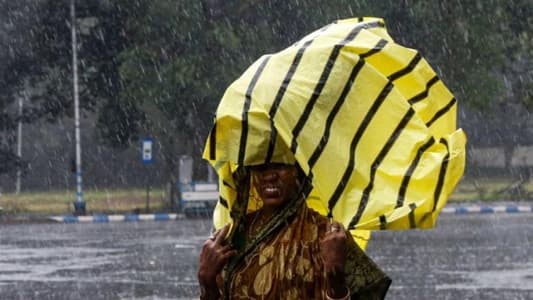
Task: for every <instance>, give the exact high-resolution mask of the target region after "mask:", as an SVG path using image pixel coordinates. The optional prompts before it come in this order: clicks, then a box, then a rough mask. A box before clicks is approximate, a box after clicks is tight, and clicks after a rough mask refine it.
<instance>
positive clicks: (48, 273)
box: [0, 214, 533, 299]
mask: <svg viewBox="0 0 533 300" xmlns="http://www.w3.org/2000/svg"><path fill="white" fill-rule="evenodd" d="M209 230H210V223H209V221H207V220H178V221H168V222H136V223H109V224H31V225H0V299H194V298H195V295H196V294H197V290H198V288H197V285H196V280H195V274H196V261H197V255H198V251H199V249H200V246H201V244H202V242H203V240H204V238H205V237H206V236H207V235H208V232H209ZM532 246H533V214H520V215H519V214H515V215H513V214H498V215H463V216H456V215H443V216H441V219H440V223H439V226H438V228H437V229H435V230H432V231H405V232H379V233H377V234H375V235H374V239H373V241H372V242H371V244H370V247H369V249H368V253H369V254H370V255H371V256H372V257H373V258H374V259H375V260H376V261H377V262H378V264H379V265H381V266H382V267H383V268H384V269H385V270H386V271H387V273H388V274H389V275H390V276H391V277H392V279H393V284H392V286H391V290H390V292H389V294H388V297H387V299H533V250H532V249H533V247H532Z"/></svg>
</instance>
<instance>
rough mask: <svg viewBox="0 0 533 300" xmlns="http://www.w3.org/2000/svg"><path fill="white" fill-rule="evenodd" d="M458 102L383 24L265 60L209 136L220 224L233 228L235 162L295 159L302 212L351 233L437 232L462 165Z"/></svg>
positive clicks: (331, 28) (250, 72)
mask: <svg viewBox="0 0 533 300" xmlns="http://www.w3.org/2000/svg"><path fill="white" fill-rule="evenodd" d="M456 107H457V101H456V100H455V98H454V96H453V95H452V94H451V93H450V91H449V90H448V89H447V88H446V86H445V85H444V84H443V82H442V81H441V80H440V79H439V77H438V76H437V75H436V74H435V72H434V71H433V70H432V68H431V67H430V66H429V64H428V63H427V62H426V60H424V59H423V58H422V57H421V56H420V54H419V53H418V52H417V51H415V50H413V49H409V48H406V47H403V46H400V45H398V44H396V43H395V42H394V41H393V40H392V38H391V37H390V36H389V35H388V33H387V31H386V29H385V27H384V22H383V20H381V19H377V18H358V19H346V20H340V21H337V22H335V23H333V24H330V25H327V26H325V27H323V28H321V29H319V30H317V31H315V32H313V33H311V34H309V35H307V36H305V37H304V38H303V39H301V40H300V41H298V42H297V43H295V44H294V45H292V46H290V47H288V48H287V49H285V50H283V51H280V52H278V53H275V54H270V55H264V56H263V57H261V58H260V59H259V60H257V61H256V62H255V63H254V64H253V65H252V66H250V67H249V68H248V69H247V70H246V71H245V72H244V74H242V76H241V77H240V78H238V79H237V80H236V81H235V82H233V83H232V84H231V85H230V86H229V87H228V89H227V90H226V92H225V94H224V96H223V98H222V100H221V102H220V104H219V106H218V109H217V112H216V118H215V124H214V127H213V129H212V131H211V133H210V135H209V137H208V139H207V145H206V147H205V150H204V158H205V159H207V160H208V161H209V162H210V163H211V164H212V165H213V167H214V168H215V170H216V171H217V173H218V175H219V179H220V201H219V203H218V204H217V207H216V209H215V213H214V223H215V226H216V227H220V226H222V225H223V224H225V223H227V222H231V217H230V211H231V207H232V206H233V204H234V203H235V201H236V190H235V189H236V188H235V184H234V182H233V178H232V173H233V172H234V171H235V170H237V168H238V167H239V166H250V165H258V164H264V163H266V162H283V163H294V162H295V161H296V162H297V163H298V164H299V165H300V167H301V168H302V169H303V171H304V172H305V173H306V174H307V175H308V176H309V177H310V178H311V179H312V184H313V188H314V189H313V191H312V192H311V195H310V196H309V198H308V205H309V206H311V207H312V208H314V209H315V210H317V211H319V212H320V213H322V214H324V215H328V216H330V217H333V218H334V219H335V220H338V221H340V222H341V223H343V224H344V225H345V226H346V227H347V228H349V229H350V230H356V229H365V230H375V229H409V228H430V227H433V226H434V225H435V221H436V218H437V216H438V214H439V212H440V210H441V209H442V208H443V206H444V205H445V203H446V201H447V199H448V197H449V195H450V194H451V193H452V191H453V189H454V187H455V186H456V184H457V182H458V181H459V179H460V178H461V176H462V174H463V170H464V163H465V143H466V138H465V135H464V133H463V131H462V130H460V129H459V130H457V128H456V116H455V115H456ZM250 201H251V202H253V199H250ZM249 207H250V209H253V207H254V206H253V204H250V205H249Z"/></svg>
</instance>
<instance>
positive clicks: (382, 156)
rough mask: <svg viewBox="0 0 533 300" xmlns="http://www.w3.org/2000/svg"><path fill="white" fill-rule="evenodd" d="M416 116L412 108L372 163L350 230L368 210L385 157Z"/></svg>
mask: <svg viewBox="0 0 533 300" xmlns="http://www.w3.org/2000/svg"><path fill="white" fill-rule="evenodd" d="M414 114H415V111H414V110H413V109H412V108H409V110H408V111H407V113H405V115H404V116H403V118H402V120H401V121H400V123H398V126H396V128H395V129H394V131H393V132H392V134H391V136H390V137H389V139H388V140H387V142H386V143H385V145H384V146H383V148H381V151H380V152H379V154H378V156H377V157H376V159H375V160H374V162H373V163H372V166H371V168H370V181H369V182H368V185H367V186H366V188H365V189H364V190H363V195H362V197H361V201H360V202H359V207H358V208H357V213H356V214H355V216H354V217H353V219H352V221H351V222H350V224H349V225H348V228H349V229H354V228H355V225H356V224H357V223H359V220H360V219H361V216H362V215H363V212H364V210H365V208H366V205H367V204H368V199H369V198H370V193H371V192H372V189H373V188H374V179H375V177H376V171H377V170H378V168H379V165H381V162H383V160H384V159H385V156H387V154H388V153H389V151H390V149H392V145H394V142H396V140H397V139H398V137H400V134H401V133H402V131H403V129H404V128H405V127H406V126H407V124H408V123H409V121H410V120H411V119H412V118H413V116H414Z"/></svg>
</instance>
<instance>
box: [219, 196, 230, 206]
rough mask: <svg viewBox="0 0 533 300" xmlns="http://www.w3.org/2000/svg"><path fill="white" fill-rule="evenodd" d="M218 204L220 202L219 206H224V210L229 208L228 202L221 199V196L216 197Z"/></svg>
mask: <svg viewBox="0 0 533 300" xmlns="http://www.w3.org/2000/svg"><path fill="white" fill-rule="evenodd" d="M218 202H220V204H222V206H224V207H225V208H229V205H228V201H227V200H226V199H224V198H222V196H220V197H218Z"/></svg>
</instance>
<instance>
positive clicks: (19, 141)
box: [15, 82, 28, 195]
mask: <svg viewBox="0 0 533 300" xmlns="http://www.w3.org/2000/svg"><path fill="white" fill-rule="evenodd" d="M25 83H26V84H25V85H24V95H23V96H19V97H18V98H19V120H18V129H17V156H18V158H19V159H22V108H23V105H24V103H23V101H24V100H23V98H24V97H26V95H27V93H28V85H27V82H25ZM21 175H22V171H21V166H20V164H19V165H18V167H17V182H16V184H15V194H16V195H18V194H20V177H21Z"/></svg>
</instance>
